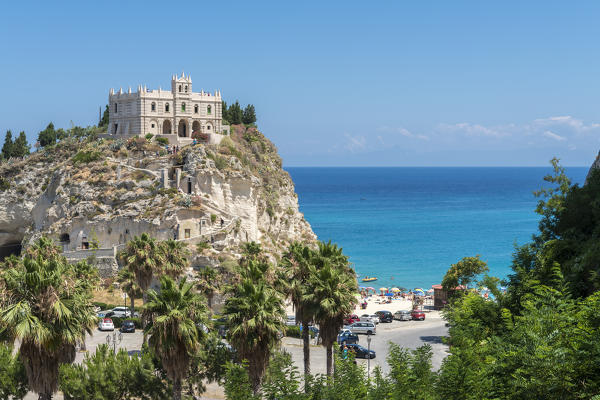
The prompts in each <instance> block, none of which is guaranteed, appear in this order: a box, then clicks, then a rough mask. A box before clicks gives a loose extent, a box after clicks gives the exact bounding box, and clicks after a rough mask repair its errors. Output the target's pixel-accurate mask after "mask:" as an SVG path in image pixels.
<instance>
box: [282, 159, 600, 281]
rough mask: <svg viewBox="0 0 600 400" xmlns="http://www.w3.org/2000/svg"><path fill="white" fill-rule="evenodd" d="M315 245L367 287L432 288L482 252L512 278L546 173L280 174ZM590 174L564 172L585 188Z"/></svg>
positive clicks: (493, 268)
mask: <svg viewBox="0 0 600 400" xmlns="http://www.w3.org/2000/svg"><path fill="white" fill-rule="evenodd" d="M286 170H287V171H288V172H289V173H290V175H291V176H292V178H293V180H294V183H295V185H296V192H297V193H298V200H299V203H300V211H302V212H303V213H304V215H305V217H306V219H307V220H308V222H309V223H310V224H311V226H312V228H313V230H314V232H315V233H316V234H317V235H318V237H319V239H320V240H325V241H327V240H329V239H331V240H332V241H333V242H335V243H337V244H338V245H340V246H342V247H343V249H344V252H345V253H346V254H347V255H349V256H350V261H351V262H352V263H353V264H354V267H355V269H356V272H357V273H358V275H359V277H360V278H362V277H363V276H365V275H368V276H376V277H377V278H378V280H377V281H376V282H371V283H370V284H363V283H361V285H365V286H373V287H375V288H379V287H382V286H383V287H391V286H403V287H406V288H415V287H422V288H425V289H427V288H429V287H431V285H432V284H436V283H440V281H441V279H442V277H443V276H444V273H445V272H446V270H447V269H448V268H449V266H450V264H452V263H455V262H457V261H458V260H459V259H461V258H462V257H465V256H472V255H476V254H480V255H481V257H482V259H483V260H485V261H487V263H488V265H489V267H490V274H491V275H494V276H497V277H500V278H505V277H506V276H507V274H509V273H510V262H511V256H512V252H513V249H514V245H515V243H518V244H523V243H525V242H527V241H529V240H530V238H531V235H532V234H533V233H535V232H536V229H537V224H538V219H539V217H538V215H537V214H536V213H535V212H534V209H535V206H536V203H537V199H536V198H535V197H534V196H533V194H532V192H533V191H534V190H537V189H539V188H540V187H541V186H542V185H543V183H544V182H543V180H542V178H543V176H544V175H546V174H547V173H549V172H550V171H551V170H550V168H543V167H539V168H531V167H514V168H512V167H511V168H477V167H472V168H437V167H432V168H411V167H398V168H325V167H319V168H312V167H310V168H309V167H306V168H292V167H289V168H286ZM587 170H588V168H587V167H571V168H567V174H568V176H569V177H570V178H571V179H572V181H573V182H574V183H580V184H581V183H582V182H583V181H584V180H585V175H586V174H587Z"/></svg>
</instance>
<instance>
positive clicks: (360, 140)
mask: <svg viewBox="0 0 600 400" xmlns="http://www.w3.org/2000/svg"><path fill="white" fill-rule="evenodd" d="M344 137H345V138H346V140H347V142H346V144H345V146H344V147H345V148H346V150H348V151H350V152H351V153H354V152H356V151H360V150H364V149H365V147H366V146H367V139H366V138H365V137H364V136H351V135H349V134H347V133H345V134H344Z"/></svg>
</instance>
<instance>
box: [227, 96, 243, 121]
mask: <svg viewBox="0 0 600 400" xmlns="http://www.w3.org/2000/svg"><path fill="white" fill-rule="evenodd" d="M243 114H244V113H243V111H242V107H241V106H240V103H239V102H238V101H237V100H236V101H235V103H233V104H232V105H231V106H229V110H228V111H227V115H228V117H229V122H230V123H231V124H233V125H239V124H241V123H242V119H243Z"/></svg>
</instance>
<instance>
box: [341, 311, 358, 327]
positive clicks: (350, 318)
mask: <svg viewBox="0 0 600 400" xmlns="http://www.w3.org/2000/svg"><path fill="white" fill-rule="evenodd" d="M357 321H360V318H358V315H356V314H352V315H348V316H347V317H346V318H344V325H352V324H353V323H354V322H357Z"/></svg>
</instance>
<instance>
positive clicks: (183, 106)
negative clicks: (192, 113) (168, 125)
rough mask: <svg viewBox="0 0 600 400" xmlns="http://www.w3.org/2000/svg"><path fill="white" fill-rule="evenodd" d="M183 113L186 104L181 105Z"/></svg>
mask: <svg viewBox="0 0 600 400" xmlns="http://www.w3.org/2000/svg"><path fill="white" fill-rule="evenodd" d="M181 111H183V112H185V103H181Z"/></svg>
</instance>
